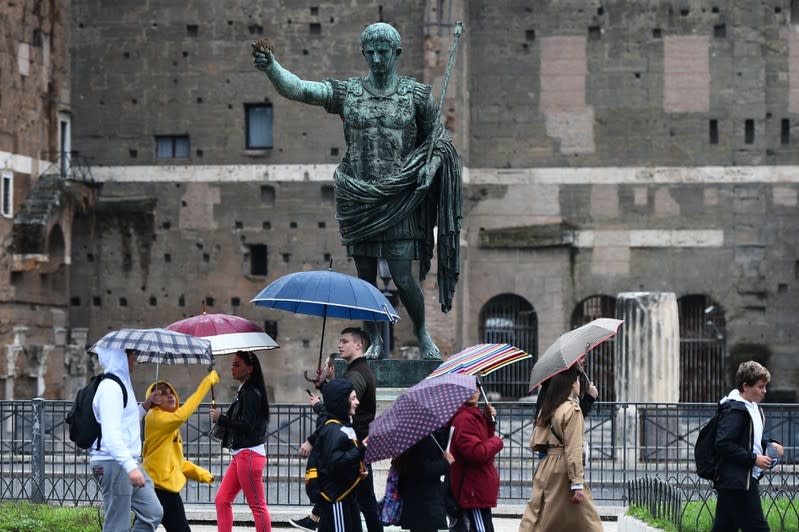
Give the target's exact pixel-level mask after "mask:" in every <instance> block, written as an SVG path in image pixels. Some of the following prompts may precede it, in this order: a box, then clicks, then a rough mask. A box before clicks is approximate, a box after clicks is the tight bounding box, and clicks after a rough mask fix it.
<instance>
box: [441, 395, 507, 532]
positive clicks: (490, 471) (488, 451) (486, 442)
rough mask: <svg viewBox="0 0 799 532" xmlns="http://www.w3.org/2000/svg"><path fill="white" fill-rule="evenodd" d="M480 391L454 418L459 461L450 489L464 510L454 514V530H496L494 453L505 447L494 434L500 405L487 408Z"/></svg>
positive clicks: (454, 448) (452, 469)
mask: <svg viewBox="0 0 799 532" xmlns="http://www.w3.org/2000/svg"><path fill="white" fill-rule="evenodd" d="M478 399H480V391H479V390H478V391H476V392H475V393H474V394H472V396H471V397H470V398H469V399H468V400H467V401H466V403H465V404H464V405H463V406H462V407H460V409H458V411H457V412H456V413H455V417H453V418H452V426H453V427H454V428H455V430H454V432H453V435H452V446H451V452H452V455H453V456H454V457H455V462H453V464H452V465H451V466H450V489H451V490H452V497H453V498H454V500H455V502H456V503H457V504H458V506H459V508H460V511H459V512H458V515H456V516H450V519H451V521H452V522H451V523H450V530H451V531H453V532H466V531H468V532H494V524H493V522H492V518H491V508H494V507H495V506H496V505H497V494H498V493H499V473H498V472H497V468H496V466H495V465H494V457H495V456H496V455H497V453H498V452H499V451H501V450H502V447H503V443H502V440H501V439H500V438H499V437H498V436H496V435H495V434H494V432H495V430H494V429H495V427H496V422H495V421H493V420H494V419H495V418H496V415H497V411H496V409H495V408H494V407H493V406H491V405H489V404H486V411H485V412H481V411H480V409H479V408H478V406H477V401H478Z"/></svg>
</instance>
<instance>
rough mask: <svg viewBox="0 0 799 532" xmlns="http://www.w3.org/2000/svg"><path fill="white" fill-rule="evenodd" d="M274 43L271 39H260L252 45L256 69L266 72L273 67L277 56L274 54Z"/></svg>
mask: <svg viewBox="0 0 799 532" xmlns="http://www.w3.org/2000/svg"><path fill="white" fill-rule="evenodd" d="M272 50H273V47H272V42H271V41H270V40H269V39H259V40H257V41H254V42H253V43H252V56H253V58H254V62H255V68H257V69H258V70H262V71H264V72H266V71H267V70H269V68H270V67H271V66H272V62H273V61H274V60H275V56H274V55H273V54H272Z"/></svg>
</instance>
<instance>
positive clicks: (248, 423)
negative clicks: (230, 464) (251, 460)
mask: <svg viewBox="0 0 799 532" xmlns="http://www.w3.org/2000/svg"><path fill="white" fill-rule="evenodd" d="M263 405H264V401H263V398H262V397H261V392H260V391H259V390H258V388H257V387H256V386H255V385H254V384H252V383H251V382H249V381H246V382H245V383H244V385H243V386H242V387H241V389H240V390H239V393H238V394H237V395H236V399H235V400H234V401H233V403H232V404H231V405H230V408H228V411H227V413H226V414H223V415H220V416H219V420H218V421H217V424H218V425H219V426H220V427H222V428H223V429H225V437H224V439H223V441H222V446H223V447H230V448H231V449H245V448H247V447H254V446H256V445H260V444H262V443H264V442H265V441H266V414H265V413H264V406H263Z"/></svg>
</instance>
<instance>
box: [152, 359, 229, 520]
mask: <svg viewBox="0 0 799 532" xmlns="http://www.w3.org/2000/svg"><path fill="white" fill-rule="evenodd" d="M218 382H219V374H218V373H217V372H216V371H215V370H211V372H210V373H208V375H206V377H205V378H204V379H203V380H202V382H201V383H200V385H199V386H198V387H197V390H196V391H195V392H194V393H193V394H191V396H189V398H188V399H186V402H185V403H184V404H183V405H181V404H180V399H179V398H178V394H177V392H176V391H175V389H174V388H173V387H172V385H171V384H170V383H169V382H167V381H158V382H154V383H152V384H151V385H150V387H149V388H147V396H148V397H149V396H150V394H151V393H152V392H154V391H157V392H158V393H157V395H156V396H155V399H154V405H153V407H152V408H151V409H150V411H149V412H147V416H146V417H145V418H144V451H143V462H142V465H143V466H144V469H145V471H147V474H148V475H150V478H152V479H153V484H155V494H156V495H157V496H158V500H159V501H161V506H163V508H164V517H163V519H162V520H161V524H162V525H163V526H164V528H165V529H166V531H167V532H191V528H189V524H188V522H187V521H186V512H185V510H184V508H183V499H181V498H180V490H181V489H183V486H184V485H185V484H186V478H190V479H193V480H196V481H198V482H205V483H208V484H211V483H212V482H213V481H214V476H213V475H212V474H211V473H210V472H209V471H207V470H205V469H203V468H202V467H200V466H198V465H195V464H193V463H192V462H190V461H188V460H186V457H185V456H183V438H182V437H181V436H180V427H181V426H182V425H183V424H184V423H185V422H186V421H187V420H188V419H189V418H190V417H191V415H192V414H193V413H194V412H195V411H196V410H197V408H198V407H199V406H200V402H201V401H202V400H203V398H204V397H205V394H207V393H208V390H210V389H211V386H213V385H214V384H217V383H218Z"/></svg>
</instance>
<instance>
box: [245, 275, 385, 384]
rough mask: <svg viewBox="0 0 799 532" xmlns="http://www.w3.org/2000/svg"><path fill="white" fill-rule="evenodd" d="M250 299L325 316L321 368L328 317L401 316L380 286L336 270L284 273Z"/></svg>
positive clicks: (367, 318) (262, 304)
mask: <svg viewBox="0 0 799 532" xmlns="http://www.w3.org/2000/svg"><path fill="white" fill-rule="evenodd" d="M251 302H252V303H255V304H256V305H259V306H262V307H270V308H276V309H280V310H287V311H289V312H294V313H295V314H307V315H310V316H322V318H323V320H322V342H321V343H320V345H319V366H318V367H320V368H321V367H322V345H323V344H324V340H325V324H326V322H327V318H328V317H331V318H343V319H347V320H367V321H390V322H391V323H395V322H396V321H397V320H398V319H399V315H398V314H397V311H396V310H395V309H394V307H393V306H392V305H391V303H390V302H389V300H388V299H386V296H384V295H383V294H382V293H381V292H380V290H378V289H377V287H375V286H374V285H372V284H371V283H369V282H367V281H364V280H363V279H359V278H357V277H353V276H352V275H346V274H343V273H338V272H334V271H333V270H323V271H307V272H297V273H290V274H288V275H284V276H283V277H281V278H280V279H277V280H276V281H274V282H272V283H271V284H269V286H267V287H266V288H264V289H263V290H261V291H260V292H258V294H257V295H256V296H255V297H254V298H253V299H252V300H251ZM306 377H307V376H306Z"/></svg>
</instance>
